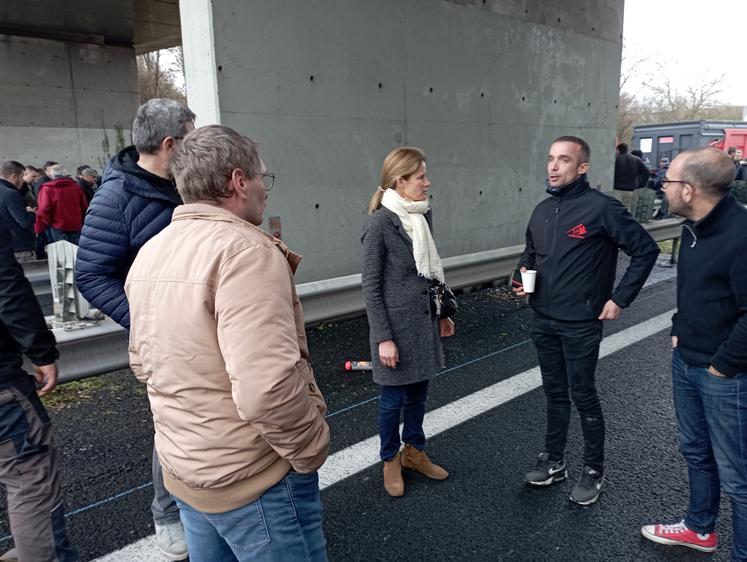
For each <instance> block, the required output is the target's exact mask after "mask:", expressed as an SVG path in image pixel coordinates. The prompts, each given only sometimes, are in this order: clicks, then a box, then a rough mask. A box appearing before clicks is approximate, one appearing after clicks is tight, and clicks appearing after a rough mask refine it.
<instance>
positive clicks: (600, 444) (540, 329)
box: [514, 136, 659, 505]
mask: <svg viewBox="0 0 747 562" xmlns="http://www.w3.org/2000/svg"><path fill="white" fill-rule="evenodd" d="M589 156H590V151H589V145H588V144H587V143H586V142H585V141H584V140H582V139H580V138H578V137H571V136H564V137H560V138H558V139H556V140H555V141H554V142H553V143H552V146H551V147H550V154H549V156H548V161H547V173H548V180H547V192H548V193H549V194H550V197H549V198H548V199H545V200H544V201H542V202H541V203H539V205H537V207H536V208H535V209H534V212H533V213H532V217H531V218H530V220H529V226H528V227H527V231H526V249H525V250H524V254H523V255H522V257H521V260H520V262H519V265H520V267H521V269H522V271H524V270H527V269H534V270H536V271H537V274H536V275H537V278H536V283H535V290H534V292H533V293H532V294H530V297H529V304H530V305H531V307H532V309H533V310H534V317H533V322H532V328H531V333H530V335H531V338H532V341H533V342H534V345H535V348H536V349H537V357H538V359H539V365H540V370H541V372H542V386H543V388H544V390H545V395H546V397H547V433H546V434H545V450H544V451H543V452H542V453H540V455H539V458H538V460H537V464H536V466H535V468H534V470H532V471H530V472H529V473H527V475H526V482H527V483H528V484H531V485H534V486H547V485H549V484H552V483H553V482H557V481H559V480H563V479H565V478H566V477H567V476H568V470H567V468H566V464H565V461H564V460H563V452H564V449H565V444H566V439H567V434H568V424H569V422H570V414H571V402H570V399H569V389H570V396H571V398H573V403H574V404H575V405H576V408H577V409H578V412H579V415H580V417H581V429H582V430H583V434H584V466H583V469H582V471H581V477H580V478H579V480H578V482H577V483H576V485H575V486H574V488H573V491H572V493H571V501H574V502H576V503H578V504H580V505H589V504H591V503H594V502H595V501H596V500H597V498H598V497H599V492H600V490H601V488H602V483H603V481H604V417H603V415H602V407H601V405H600V403H599V398H598V397H597V391H596V385H595V382H594V371H595V369H596V365H597V360H598V358H599V344H600V342H601V341H602V321H603V320H617V318H619V317H620V311H621V309H622V308H625V307H627V306H629V305H630V304H631V303H632V302H633V299H635V297H636V295H637V294H638V292H639V291H640V290H641V287H643V283H644V282H645V281H646V278H647V277H648V274H649V273H650V272H651V269H652V268H653V266H654V263H655V262H656V256H657V255H658V254H659V248H658V246H657V245H656V242H654V240H653V238H651V236H650V235H649V234H648V233H647V232H646V231H645V230H644V228H643V227H642V226H641V225H640V224H638V222H636V220H635V219H633V217H632V216H630V213H628V211H627V210H626V209H625V207H624V206H623V205H622V204H621V203H620V202H619V201H618V200H617V199H615V198H613V197H610V196H608V195H604V194H603V193H601V192H599V191H596V190H593V189H591V187H590V186H589V182H588V181H587V179H586V172H587V171H588V169H589ZM618 248H620V249H622V250H623V251H624V252H625V253H626V254H628V255H629V256H630V258H631V259H630V265H629V266H628V269H627V271H626V272H625V274H624V275H623V277H622V279H621V280H620V282H619V283H618V285H617V287H616V288H614V290H613V285H614V282H615V270H616V266H617V252H618ZM514 291H515V292H516V294H517V295H518V296H524V295H525V293H524V290H523V287H518V288H516V289H514Z"/></svg>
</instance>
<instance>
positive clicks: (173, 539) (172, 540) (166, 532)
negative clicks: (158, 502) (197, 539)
mask: <svg viewBox="0 0 747 562" xmlns="http://www.w3.org/2000/svg"><path fill="white" fill-rule="evenodd" d="M155 526H156V545H157V546H158V549H159V550H160V551H161V554H162V555H163V557H164V558H166V560H175V561H176V560H186V559H187V555H188V553H187V541H186V540H185V539H184V527H182V523H181V521H177V522H176V523H169V524H167V525H159V524H158V523H155Z"/></svg>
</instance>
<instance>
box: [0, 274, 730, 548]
mask: <svg viewBox="0 0 747 562" xmlns="http://www.w3.org/2000/svg"><path fill="white" fill-rule="evenodd" d="M664 261H665V260H662V262H664ZM672 274H673V272H672V270H671V269H667V268H666V267H657V269H656V270H655V272H654V274H653V275H652V277H651V279H650V282H649V284H648V285H647V287H646V288H644V290H643V291H642V292H641V295H640V296H639V298H638V299H637V301H636V303H634V305H633V306H632V307H631V308H630V309H628V310H625V311H624V313H623V316H622V318H621V319H620V320H618V321H616V322H609V323H606V325H605V337H606V338H608V339H607V341H608V342H610V343H612V342H613V341H614V342H616V343H615V344H614V346H613V347H610V348H609V349H608V351H606V352H605V353H604V357H602V359H601V360H600V363H599V367H598V370H597V380H598V387H599V390H600V394H601V398H602V403H603V407H604V410H605V416H606V424H607V451H606V452H607V467H606V483H605V487H604V490H603V493H602V496H601V498H600V500H599V501H598V502H597V503H596V504H594V505H592V506H589V507H580V506H577V505H575V504H573V503H571V502H570V501H569V499H568V495H569V493H570V490H571V488H572V486H573V482H574V481H575V479H576V477H577V476H578V473H579V470H580V469H581V456H582V441H581V435H580V428H579V424H578V419H577V417H576V416H575V414H574V417H573V420H572V423H571V428H570V438H569V442H568V448H567V452H566V459H567V461H568V463H569V466H570V469H571V470H570V472H571V478H570V479H569V480H568V481H566V482H562V483H558V484H555V485H553V486H550V487H548V488H543V489H534V488H529V487H527V486H525V485H524V484H523V475H524V473H525V472H526V471H527V470H528V469H529V468H531V466H532V464H533V462H534V460H535V457H536V455H537V453H538V452H539V451H540V450H541V447H542V438H543V431H544V396H543V394H542V390H541V389H539V388H537V387H536V384H534V383H532V384H528V386H526V385H525V387H522V388H519V387H518V386H516V385H517V384H519V382H520V381H524V382H525V383H526V381H531V380H534V379H532V377H533V376H535V375H536V365H537V363H536V358H535V354H534V350H533V349H532V346H531V345H530V343H529V342H528V335H527V328H528V322H529V318H530V311H529V309H528V307H527V306H526V305H525V304H524V303H523V302H522V301H521V300H519V299H516V298H515V297H513V295H511V294H509V293H508V292H507V290H506V289H505V288H488V289H483V290H480V291H475V292H472V293H470V294H466V295H462V296H461V297H460V304H461V308H460V312H459V315H458V317H457V319H456V320H457V335H456V336H455V337H453V338H451V339H450V340H447V341H446V343H445V351H446V359H447V368H446V369H445V370H444V371H443V372H442V373H440V374H439V376H438V377H437V378H435V379H434V380H433V382H432V385H431V391H430V398H429V403H428V410H429V418H428V420H427V423H428V424H429V426H428V427H432V428H438V429H433V430H432V431H438V434H437V435H435V436H431V437H430V438H429V440H428V444H427V451H428V453H429V454H430V456H431V457H432V458H433V459H434V460H436V461H437V462H439V463H440V464H443V465H444V466H445V467H446V468H447V469H448V470H449V471H450V473H451V476H450V478H449V479H448V480H446V481H443V482H435V481H430V480H428V479H426V478H425V477H421V476H420V475H417V474H414V473H410V472H407V471H406V473H405V484H406V493H405V496H404V497H402V498H390V497H388V496H387V495H386V493H385V492H384V489H383V486H382V476H381V464H380V463H375V456H376V446H375V438H374V439H373V440H372V441H369V442H366V440H367V439H370V438H372V437H374V436H375V434H376V426H377V422H376V412H377V402H376V396H377V388H376V386H375V385H374V384H373V383H372V382H371V377H370V374H369V373H367V372H352V373H348V372H345V371H344V370H343V364H344V362H345V360H347V359H367V358H368V356H369V350H368V335H367V332H368V327H367V324H366V320H365V318H359V319H353V320H348V321H344V322H336V323H329V324H323V325H321V326H318V327H316V328H313V329H310V330H309V342H310V347H311V352H312V357H313V358H314V368H315V372H316V374H317V378H318V382H319V384H320V387H321V388H322V391H323V392H324V394H325V397H326V399H327V402H328V407H329V412H330V414H329V416H330V417H329V423H330V425H331V428H332V436H333V440H332V453H333V454H335V455H334V457H333V458H331V459H330V461H328V465H330V466H331V467H332V468H331V469H330V470H328V472H327V473H325V474H323V478H322V480H323V482H326V484H325V488H324V490H323V492H322V499H323V501H324V504H325V510H326V516H325V531H326V536H327V540H328V552H329V556H330V559H331V560H333V561H352V560H408V561H418V560H429V561H432V560H491V561H492V560H506V561H509V560H510V561H514V560H569V561H570V560H574V561H577V560H589V561H608V560H636V561H638V560H704V559H706V558H708V560H728V545H729V544H730V543H731V515H730V509H729V505H728V501H726V498H724V499H723V500H722V516H721V518H720V520H719V525H718V528H717V532H718V534H719V538H720V543H721V545H722V546H720V547H719V550H718V551H717V552H716V553H715V554H714V555H710V556H709V555H704V554H701V553H697V552H694V551H691V550H689V549H683V548H679V547H676V548H672V547H664V546H660V545H656V544H654V543H651V542H649V541H647V540H646V539H643V538H642V537H641V535H640V531H639V529H640V526H641V525H643V524H647V523H652V522H659V521H663V522H674V521H677V520H679V519H680V518H681V517H682V516H683V512H684V508H685V507H686V505H687V472H686V468H685V465H684V462H683V460H682V458H681V456H680V454H679V451H678V446H677V432H676V423H675V417H674V410H673V405H672V398H671V377H670V365H669V362H670V346H669V336H668V326H667V325H666V324H667V322H666V318H668V316H669V314H670V311H672V309H673V308H674V306H675V280H674V279H672ZM662 315H664V316H662ZM662 318H663V319H664V320H662ZM652 319H653V320H652ZM615 337H617V338H618V339H615ZM532 370H534V374H532V373H533V371H532ZM517 375H519V376H518V377H517ZM517 381H519V382H517ZM497 383H501V385H498V386H495V385H497ZM504 387H505V388H504ZM493 388H499V391H496V392H497V393H498V394H500V393H501V392H504V391H505V389H514V390H512V391H511V392H513V394H510V393H509V394H508V395H506V396H507V397H504V398H501V399H500V400H498V401H497V402H490V401H487V402H486V400H488V399H486V398H485V397H484V396H482V394H475V393H479V392H480V391H483V393H484V392H487V391H484V389H493ZM517 388H519V389H518V390H516V389H517ZM491 392H492V391H491ZM493 394H495V393H493ZM462 399H464V400H462ZM492 399H493V398H490V400H492ZM457 401H458V402H457ZM475 404H479V406H475ZM471 408H477V409H472V410H471ZM50 411H51V415H52V418H53V421H54V423H55V426H56V441H57V444H58V448H59V455H60V462H61V467H62V471H63V481H64V486H65V503H66V508H67V511H68V519H67V521H68V528H69V531H70V535H71V539H72V541H73V542H74V544H75V546H76V547H77V548H78V550H79V552H80V554H81V556H82V559H83V560H92V559H96V558H98V557H103V556H105V555H107V554H108V555H109V556H107V557H106V558H105V559H106V560H122V561H124V560H159V557H158V556H157V555H156V554H154V553H153V550H152V548H151V549H150V550H148V549H147V547H146V548H145V549H144V550H140V551H139V552H140V553H139V554H133V552H134V551H132V550H131V549H130V550H129V551H128V549H127V548H126V547H128V545H130V544H131V543H138V541H140V543H143V542H145V543H147V542H148V539H147V537H149V536H150V535H152V533H153V526H152V521H151V518H150V509H149V504H150V500H151V498H152V488H151V486H150V464H151V447H152V424H151V421H150V415H149V408H148V402H147V398H146V396H145V391H144V387H143V386H141V385H140V384H139V383H137V382H136V381H135V379H134V377H133V376H132V373H130V372H129V371H127V370H125V371H120V372H117V373H112V374H109V375H106V376H103V377H99V380H98V381H96V383H95V384H92V385H90V387H86V388H82V389H79V390H77V391H76V392H75V393H74V396H72V397H68V398H65V399H64V400H62V401H61V402H58V403H55V404H52V405H50ZM453 420H456V421H453ZM455 423H456V425H455ZM361 442H364V445H363V446H362V447H361V446H359V447H358V449H355V448H351V446H353V445H356V444H358V443H361ZM361 449H362V450H363V452H362V453H361V452H360V450H361ZM363 457H366V458H372V459H373V460H370V461H369V460H365V459H364V460H361V459H362V458H363ZM351 459H352V460H351ZM338 461H339V462H338ZM350 462H352V465H350V466H353V465H355V463H356V462H358V464H359V466H358V468H353V469H351V468H349V466H348V465H346V464H345V463H348V464H349V463H350ZM343 465H345V466H347V468H345V470H347V471H348V472H345V470H342V469H340V470H342V472H340V473H339V474H338V475H337V476H335V475H333V474H331V471H332V469H334V470H338V469H339V467H341V466H343ZM327 468H328V467H327V466H325V469H327ZM351 471H352V472H351ZM348 474H350V475H349V476H348ZM345 476H347V477H345ZM4 502H5V498H4V496H3V497H0V505H4ZM8 535H9V530H8V522H7V515H6V514H5V512H4V511H3V512H2V513H0V551H2V550H3V549H5V548H9V547H10V546H11V540H10V538H9V536H8ZM142 539H145V541H143V540H142ZM120 549H124V550H120Z"/></svg>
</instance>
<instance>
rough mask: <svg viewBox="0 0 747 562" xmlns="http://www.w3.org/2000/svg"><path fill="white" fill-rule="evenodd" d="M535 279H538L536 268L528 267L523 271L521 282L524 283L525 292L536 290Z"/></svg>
mask: <svg viewBox="0 0 747 562" xmlns="http://www.w3.org/2000/svg"><path fill="white" fill-rule="evenodd" d="M535 279H537V272H536V271H535V270H534V269H528V270H526V271H522V272H521V284H522V285H524V292H525V293H533V292H534V281H535Z"/></svg>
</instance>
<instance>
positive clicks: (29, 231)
mask: <svg viewBox="0 0 747 562" xmlns="http://www.w3.org/2000/svg"><path fill="white" fill-rule="evenodd" d="M35 220H36V215H35V214H34V213H29V212H28V211H27V210H26V202H25V201H24V200H23V195H22V194H21V192H20V191H18V190H17V189H16V188H15V187H14V186H13V184H12V183H10V182H9V181H6V180H4V179H2V178H0V222H2V223H4V224H5V225H7V226H8V228H9V229H10V237H11V246H12V248H13V251H14V252H27V251H33V249H34V244H35V241H34V221H35Z"/></svg>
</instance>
